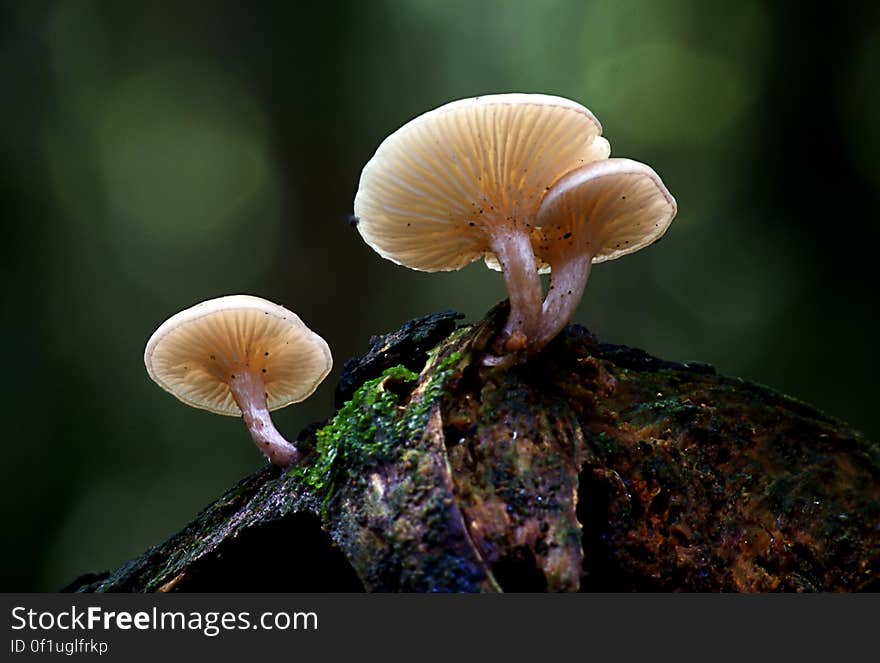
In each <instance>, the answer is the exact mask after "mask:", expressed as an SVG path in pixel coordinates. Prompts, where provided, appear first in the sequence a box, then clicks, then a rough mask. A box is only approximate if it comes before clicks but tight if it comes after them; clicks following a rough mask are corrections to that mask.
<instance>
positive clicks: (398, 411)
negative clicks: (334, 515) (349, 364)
mask: <svg viewBox="0 0 880 663" xmlns="http://www.w3.org/2000/svg"><path fill="white" fill-rule="evenodd" d="M432 359H434V358H432ZM460 359H461V356H460V354H459V353H457V352H456V353H452V354H450V355H449V356H448V357H445V358H443V359H442V360H441V361H439V362H437V363H435V364H434V365H433V366H432V367H431V368H430V371H431V375H430V377H429V378H428V382H427V383H426V385H425V387H424V388H423V390H422V393H421V395H420V396H417V397H415V398H413V399H412V400H411V401H410V402H409V403H408V404H407V405H406V406H405V407H404V406H401V404H400V400H401V397H400V396H399V395H398V394H397V393H395V390H390V389H386V388H385V387H386V385H387V384H388V383H389V382H396V383H411V382H415V381H416V380H418V378H419V376H418V374H417V373H414V372H413V371H411V370H409V369H408V368H406V367H404V366H400V365H398V366H392V367H391V368H388V369H386V370H385V371H384V372H383V373H382V375H381V376H380V377H378V378H376V379H374V380H369V381H367V382H365V383H364V384H363V385H361V386H360V387H359V388H358V389H357V391H355V393H354V395H353V396H352V397H351V399H350V400H349V401H348V402H346V403H345V405H343V406H342V407H341V408H340V409H339V411H338V412H337V413H336V416H335V417H333V420H332V421H331V422H330V423H329V424H328V425H327V426H325V427H324V428H322V429H321V430H319V431H318V432H317V433H316V434H315V438H316V454H315V461H314V462H313V463H311V464H309V465H303V466H297V467H294V468H293V469H292V470H291V471H290V476H292V477H294V478H296V479H298V480H300V481H302V482H303V483H304V484H305V485H307V486H308V487H309V489H310V490H311V491H312V492H313V493H314V494H315V495H317V496H319V497H321V498H322V499H323V500H324V504H325V506H326V504H327V502H328V501H329V499H330V498H331V497H332V495H333V493H334V492H335V486H336V485H337V484H339V482H340V481H342V480H344V479H345V478H346V477H343V476H341V468H357V470H362V469H364V468H368V467H370V466H372V465H376V464H380V463H384V462H388V461H391V460H393V459H394V457H395V455H396V454H398V453H399V452H400V450H401V449H402V448H403V447H404V446H405V445H406V443H407V442H408V441H409V440H411V439H413V438H415V437H418V438H421V435H422V431H423V430H424V428H425V424H426V423H427V418H428V413H429V412H430V409H431V407H432V406H433V404H434V402H435V401H436V400H437V398H439V397H440V396H441V395H442V393H443V388H444V384H445V382H446V380H447V378H448V377H449V375H450V374H451V373H452V372H453V370H454V367H455V365H456V364H457V363H458V362H459V361H460ZM397 391H400V390H397Z"/></svg>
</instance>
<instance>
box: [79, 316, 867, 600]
mask: <svg viewBox="0 0 880 663" xmlns="http://www.w3.org/2000/svg"><path fill="white" fill-rule="evenodd" d="M505 313H506V310H505V308H504V306H503V305H501V306H499V307H496V308H495V309H493V311H491V312H490V313H489V315H488V316H487V318H486V319H485V320H484V321H482V322H480V323H478V324H476V325H465V326H460V327H457V326H456V320H457V319H459V318H460V316H459V315H458V314H454V313H441V314H436V315H431V316H427V317H425V318H422V319H419V320H414V321H411V322H409V323H407V324H406V325H404V327H403V328H402V329H400V330H399V331H397V332H394V333H392V334H388V335H385V336H381V337H377V338H374V339H372V341H371V345H370V349H369V352H368V353H367V354H366V355H365V356H364V357H362V358H360V359H357V360H351V361H349V362H348V364H346V366H345V369H344V372H343V376H342V378H341V379H340V382H339V385H338V387H337V407H338V410H337V413H336V414H335V416H334V417H333V418H332V419H330V420H328V421H327V422H324V423H322V424H318V425H313V426H311V427H309V428H308V429H306V430H305V431H303V433H301V434H300V436H299V439H298V444H299V446H300V447H301V448H303V449H304V450H306V453H307V454H308V457H307V460H306V462H305V463H304V464H303V465H301V466H299V467H298V468H295V469H294V470H293V471H292V472H290V474H289V475H287V474H283V473H281V472H280V471H278V470H277V469H274V468H271V467H267V468H264V469H263V470H261V471H259V472H257V473H255V474H254V475H252V476H249V477H246V478H245V479H243V480H242V481H241V482H239V484H238V485H236V486H235V487H233V488H231V489H230V490H228V491H227V492H226V493H225V494H224V495H223V496H222V497H220V498H219V499H218V500H217V501H216V502H214V503H213V504H211V505H209V506H208V507H207V508H206V509H205V510H203V511H202V512H201V513H200V514H199V515H198V516H197V517H196V518H195V519H194V520H193V521H192V522H191V523H190V524H189V525H187V526H186V527H185V528H184V529H183V530H181V531H180V532H178V533H177V534H175V535H174V536H172V537H171V538H170V539H168V540H167V541H165V542H164V543H161V544H159V545H157V546H155V547H153V548H151V549H150V550H148V551H147V552H146V553H144V555H142V556H141V557H138V558H136V559H133V560H131V561H129V562H128V563H127V564H125V565H124V566H122V567H121V568H119V569H118V570H116V571H114V572H112V573H102V574H88V575H86V576H82V577H81V578H78V579H77V580H75V581H74V582H72V583H71V584H70V585H69V586H68V587H67V588H65V589H66V590H67V591H100V592H106V591H359V590H367V591H444V592H449V591H460V592H496V591H578V590H580V591H596V590H600V591H743V592H755V591H878V590H880V447H878V445H877V444H876V443H873V442H871V441H868V440H866V439H864V438H863V437H862V436H860V435H859V434H858V433H857V432H855V431H853V430H852V429H851V428H849V427H848V426H847V425H846V424H844V423H842V422H840V421H837V420H835V419H833V418H831V417H828V416H826V415H825V414H823V413H821V412H819V411H818V410H816V409H814V408H813V407H810V406H809V405H806V404H804V403H801V402H800V401H797V400H794V399H792V398H789V397H787V396H784V395H782V394H779V393H777V392H775V391H773V390H771V389H768V388H766V387H763V386H760V385H757V384H754V383H750V382H747V381H744V380H740V379H736V378H730V377H724V376H720V375H717V374H716V372H715V370H714V369H713V368H712V367H711V366H709V365H706V364H700V363H675V362H669V361H663V360H660V359H657V358H655V357H652V356H650V355H648V354H646V353H645V352H643V351H641V350H638V349H634V348H628V347H623V346H615V345H608V344H601V343H598V342H597V341H596V339H595V338H594V337H593V336H592V335H591V334H590V333H589V332H588V331H587V330H585V329H584V328H582V327H578V326H574V325H573V326H570V327H569V328H568V329H567V330H566V331H565V332H564V333H563V334H562V335H560V337H558V338H557V339H556V340H555V341H554V342H553V343H551V344H550V345H549V346H548V347H547V348H546V350H545V351H544V352H542V353H541V354H540V355H539V356H537V357H535V358H533V359H531V360H530V361H528V362H526V363H519V364H515V365H512V366H507V367H505V366H487V365H485V362H483V358H484V357H485V353H486V352H487V350H488V349H489V348H490V345H491V341H492V339H493V337H494V336H495V333H496V330H497V329H498V328H499V324H500V323H502V322H503V320H504V318H505Z"/></svg>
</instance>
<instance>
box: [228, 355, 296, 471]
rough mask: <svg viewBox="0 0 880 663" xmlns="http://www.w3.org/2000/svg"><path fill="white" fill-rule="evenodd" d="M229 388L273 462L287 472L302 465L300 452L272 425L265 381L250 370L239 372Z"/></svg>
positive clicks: (265, 454) (265, 452)
mask: <svg viewBox="0 0 880 663" xmlns="http://www.w3.org/2000/svg"><path fill="white" fill-rule="evenodd" d="M229 389H230V391H232V397H233V398H234V399H235V402H236V403H237V404H238V407H239V408H240V409H241V414H242V416H243V417H244V423H245V425H246V426H247V429H248V431H250V434H251V437H252V438H253V440H254V444H256V445H257V448H258V449H259V450H260V451H261V452H262V453H263V455H264V456H265V457H266V458H267V459H269V462H270V463H272V464H273V465H277V466H278V467H281V468H285V469H286V468H288V467H290V466H292V465H295V464H296V463H298V462H299V461H300V458H301V457H302V454H301V453H300V451H299V449H297V448H296V446H294V445H293V444H291V443H290V442H288V441H287V440H286V439H284V437H283V436H282V435H281V433H279V432H278V429H277V428H275V424H273V423H272V417H271V416H270V415H269V408H268V407H267V405H266V386H265V385H264V384H263V380H262V378H260V376H259V375H256V374H254V373H253V372H252V371H250V370H248V369H239V370H238V371H237V372H235V373H234V374H233V378H232V380H230V382H229Z"/></svg>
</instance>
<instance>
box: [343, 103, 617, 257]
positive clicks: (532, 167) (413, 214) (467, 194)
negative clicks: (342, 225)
mask: <svg viewBox="0 0 880 663" xmlns="http://www.w3.org/2000/svg"><path fill="white" fill-rule="evenodd" d="M601 132H602V127H601V125H600V124H599V121H598V120H597V119H596V118H595V117H594V116H593V114H592V113H591V112H590V111H589V110H587V109H586V108H584V107H583V106H581V105H580V104H578V103H576V102H574V101H571V100H569V99H564V98H562V97H554V96H549V95H543V94H498V95H489V96H483V97H475V98H473V99H462V100H459V101H454V102H452V103H449V104H446V105H444V106H441V107H440V108H437V109H435V110H432V111H430V112H428V113H425V114H424V115H421V116H419V117H417V118H415V119H413V120H411V121H410V122H408V123H407V124H405V125H404V126H403V127H401V128H400V129H398V130H397V131H395V132H394V133H393V134H391V135H390V136H388V138H386V139H385V140H384V141H383V142H382V144H381V145H380V146H379V148H378V149H377V150H376V154H375V155H374V156H373V158H372V159H370V161H369V162H368V163H367V165H366V166H365V167H364V169H363V172H362V173H361V178H360V183H359V187H358V192H357V195H356V196H355V201H354V212H355V215H356V216H357V217H358V218H359V220H360V222H359V223H358V226H357V228H358V231H359V232H360V233H361V235H362V236H363V238H364V240H365V241H366V242H367V243H368V244H369V245H370V246H371V247H373V249H374V250H375V251H376V252H377V253H379V254H380V255H381V256H382V257H384V258H387V259H389V260H392V261H393V262H395V263H398V264H400V265H405V266H406V267H410V268H412V269H418V270H422V271H429V272H433V271H449V270H455V269H460V268H461V267H464V266H465V265H467V264H468V263H470V262H472V261H474V260H476V259H478V258H480V257H482V256H485V255H487V254H489V253H490V250H489V242H488V234H489V233H490V232H491V231H492V229H493V228H496V227H498V225H499V224H504V225H506V226H508V227H510V228H517V227H518V228H521V229H524V230H525V231H526V232H529V231H530V230H531V228H532V227H533V225H534V215H535V213H536V211H537V208H538V205H539V204H540V202H541V199H542V197H543V196H544V193H545V192H546V190H547V189H548V187H550V186H551V185H552V184H553V183H554V182H555V181H556V180H557V179H559V177H560V176H561V175H562V174H564V173H566V172H568V171H570V170H573V169H575V168H578V167H580V166H583V165H584V164H587V163H590V162H592V161H596V160H597V159H605V158H607V157H608V154H609V152H610V147H609V145H608V141H606V140H605V139H604V138H602V137H601V136H600V134H601ZM490 259H491V258H490Z"/></svg>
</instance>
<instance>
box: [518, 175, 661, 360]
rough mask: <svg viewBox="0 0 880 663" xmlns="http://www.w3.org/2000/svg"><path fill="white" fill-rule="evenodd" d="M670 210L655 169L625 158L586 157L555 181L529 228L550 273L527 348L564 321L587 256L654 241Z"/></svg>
mask: <svg viewBox="0 0 880 663" xmlns="http://www.w3.org/2000/svg"><path fill="white" fill-rule="evenodd" d="M675 213H676V203H675V199H674V198H673V197H672V195H671V194H670V193H669V191H668V190H667V189H666V187H665V186H664V185H663V182H662V181H661V180H660V177H658V175H657V173H655V172H654V171H653V170H652V169H651V168H649V167H648V166H646V165H645V164H643V163H639V162H637V161H631V160H630V159H606V160H604V161H599V162H596V163H592V164H589V165H587V166H584V167H582V168H578V169H576V170H573V171H572V172H570V173H567V174H566V175H565V176H564V177H562V178H561V179H560V180H559V181H558V182H556V183H555V184H554V185H553V186H552V187H551V188H550V190H549V191H548V192H547V195H546V196H545V197H544V200H543V201H542V202H541V206H540V207H539V209H538V213H537V224H538V230H537V231H536V232H535V233H534V235H533V241H534V243H535V253H536V254H537V255H538V256H540V258H541V259H543V260H545V261H546V262H547V263H548V264H549V265H550V269H551V276H550V291H549V292H548V293H547V297H546V299H545V300H544V306H543V310H542V313H541V323H540V326H539V329H538V334H537V337H536V339H535V342H534V343H533V344H532V345H531V347H530V350H531V351H533V352H537V351H539V350H541V349H542V348H543V347H544V346H546V345H547V343H549V342H550V341H551V340H553V338H554V337H555V336H556V335H557V334H558V333H559V332H560V331H562V329H563V328H564V327H565V326H566V325H567V324H568V323H569V321H570V320H571V318H572V315H573V314H574V311H575V309H576V308H577V305H578V303H579V302H580V300H581V296H582V295H583V292H584V287H585V286H586V283H587V278H588V277H589V275H590V267H591V266H592V264H593V263H598V262H605V261H606V260H616V259H617V258H620V257H621V256H625V255H627V254H629V253H633V252H635V251H638V250H639V249H642V248H644V247H646V246H648V245H649V244H651V243H653V242H655V241H657V240H658V239H659V238H660V237H661V236H662V235H663V233H665V232H666V229H667V228H669V224H670V223H672V219H673V218H674V217H675Z"/></svg>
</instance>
